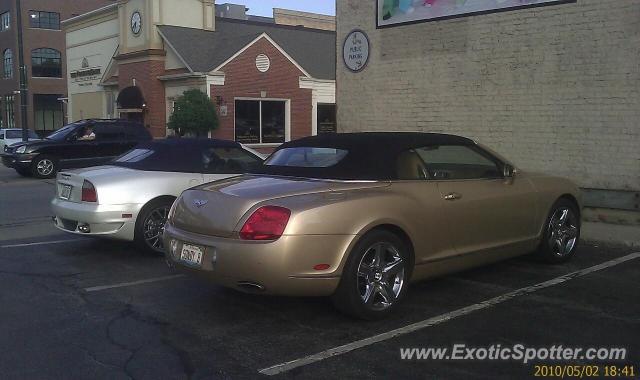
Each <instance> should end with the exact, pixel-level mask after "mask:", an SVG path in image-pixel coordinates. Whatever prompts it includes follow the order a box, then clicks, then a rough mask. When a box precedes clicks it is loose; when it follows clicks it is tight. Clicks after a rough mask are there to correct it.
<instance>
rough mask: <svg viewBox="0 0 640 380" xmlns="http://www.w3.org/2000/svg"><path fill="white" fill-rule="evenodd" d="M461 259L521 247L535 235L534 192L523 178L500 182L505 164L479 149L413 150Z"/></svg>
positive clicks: (470, 146)
mask: <svg viewBox="0 0 640 380" xmlns="http://www.w3.org/2000/svg"><path fill="white" fill-rule="evenodd" d="M416 153H417V154H418V155H419V156H420V158H421V159H422V160H423V162H424V164H425V167H426V169H427V173H426V174H427V175H428V177H429V179H430V180H431V181H434V182H437V184H438V190H439V193H440V202H441V203H442V204H443V205H444V212H445V213H446V214H447V218H448V221H449V223H450V226H449V227H450V229H451V234H452V237H453V245H454V247H455V248H456V251H458V253H459V254H464V253H468V252H473V251H479V250H485V249H491V248H498V247H502V246H505V245H507V244H510V243H516V242H522V241H525V240H528V239H531V238H532V237H533V236H534V235H535V230H536V228H535V225H534V223H535V219H536V215H535V212H536V205H535V199H536V197H535V190H534V188H533V186H532V185H531V183H530V182H529V181H528V180H527V179H519V178H503V172H504V170H503V169H504V166H505V164H504V163H503V162H501V161H500V160H499V159H498V158H496V157H494V156H493V155H492V154H491V153H489V152H487V151H485V150H484V149H482V148H481V147H479V146H477V145H438V146H429V147H424V148H420V149H416Z"/></svg>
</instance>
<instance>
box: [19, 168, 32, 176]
mask: <svg viewBox="0 0 640 380" xmlns="http://www.w3.org/2000/svg"><path fill="white" fill-rule="evenodd" d="M16 173H18V174H20V175H21V176H23V177H31V176H32V175H33V174H32V173H31V171H30V170H27V169H16Z"/></svg>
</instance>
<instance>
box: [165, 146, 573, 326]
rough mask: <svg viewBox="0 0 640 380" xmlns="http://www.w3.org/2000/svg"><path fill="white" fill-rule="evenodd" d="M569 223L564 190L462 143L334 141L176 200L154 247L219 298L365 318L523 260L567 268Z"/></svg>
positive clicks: (569, 193) (556, 181) (568, 189)
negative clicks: (318, 300) (299, 301)
mask: <svg viewBox="0 0 640 380" xmlns="http://www.w3.org/2000/svg"><path fill="white" fill-rule="evenodd" d="M580 211H581V201H580V196H579V191H578V188H577V187H576V185H575V184H573V183H572V182H570V181H568V180H566V179H564V178H557V177H552V176H548V175H544V174H537V173H530V172H525V171H520V170H517V169H516V168H515V167H514V166H513V165H512V164H511V163H509V162H508V161H507V160H505V159H504V158H502V157H501V156H499V155H498V154H496V153H494V152H492V151H491V150H489V149H487V148H485V147H483V146H481V145H479V144H477V143H476V142H474V141H473V140H470V139H467V138H464V137H459V136H452V135H444V134H429V133H354V134H332V135H324V136H315V137H308V138H303V139H301V140H297V141H292V142H289V143H286V144H284V145H282V146H281V147H280V148H278V149H277V150H276V151H275V152H274V153H273V154H272V155H271V157H270V158H269V159H268V160H267V161H266V162H265V163H264V164H263V165H262V166H261V167H260V168H259V169H257V170H256V171H255V172H254V173H253V174H245V175H243V176H240V177H235V178H230V179H226V180H222V181H217V182H212V183H209V184H205V185H202V186H198V187H195V188H193V189H190V190H187V191H185V192H183V193H182V195H181V196H180V197H179V198H178V199H177V200H176V202H175V203H174V204H173V207H172V209H171V211H170V214H169V218H168V222H167V225H166V228H165V232H164V246H165V247H166V248H165V249H166V257H167V260H168V262H169V263H170V265H175V266H177V267H179V268H180V269H183V270H185V271H188V272H192V273H194V274H199V275H203V276H205V277H206V278H208V279H210V280H213V281H214V282H216V283H218V284H221V285H223V286H227V287H231V288H235V289H239V290H242V291H247V292H257V293H264V294H275V295H290V296H331V297H332V298H333V301H334V304H335V305H336V307H338V308H339V309H340V310H342V311H344V312H346V313H348V314H351V315H354V316H356V317H360V318H365V319H376V318H381V317H384V316H385V315H387V314H388V313H390V312H392V311H393V310H394V309H395V308H396V307H397V305H398V304H399V303H400V302H401V301H402V299H403V297H404V296H405V294H406V291H407V288H408V285H409V282H413V281H418V280H422V279H425V278H428V277H433V276H437V275H442V274H445V273H449V272H453V271H459V270H463V269H465V268H470V267H473V266H478V265H482V264H486V263H490V262H494V261H497V260H502V259H506V258H509V257H513V256H518V255H523V254H528V253H534V252H535V254H536V255H538V256H539V257H540V258H541V259H544V260H546V261H548V262H551V263H560V262H564V261H566V260H568V259H570V258H571V257H572V256H573V255H574V253H575V250H576V245H577V243H578V239H579V237H580Z"/></svg>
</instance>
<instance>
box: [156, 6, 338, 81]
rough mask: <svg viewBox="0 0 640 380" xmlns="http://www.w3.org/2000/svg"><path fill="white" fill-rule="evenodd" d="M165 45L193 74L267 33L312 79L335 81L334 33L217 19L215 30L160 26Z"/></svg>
mask: <svg viewBox="0 0 640 380" xmlns="http://www.w3.org/2000/svg"><path fill="white" fill-rule="evenodd" d="M158 28H159V29H160V32H161V33H162V35H163V36H164V38H165V39H166V40H167V42H168V43H169V44H170V45H171V46H172V47H173V48H174V49H175V50H176V52H177V53H178V54H179V55H180V56H181V57H182V59H184V60H185V61H186V63H187V64H188V65H189V67H190V68H191V70H193V71H195V72H203V73H206V72H209V71H211V70H213V69H215V68H216V67H218V66H219V65H220V64H222V63H224V61H226V60H227V59H229V58H231V57H232V56H233V55H234V54H235V53H237V52H238V51H239V50H240V49H242V48H243V47H245V46H246V45H247V44H249V43H250V42H251V41H253V40H254V39H256V38H257V37H258V36H260V35H261V34H262V33H266V34H267V35H268V36H269V37H270V38H271V39H273V40H274V41H275V42H276V43H277V44H278V45H280V47H282V49H284V50H285V51H286V52H287V54H289V55H290V56H291V57H292V58H293V59H294V60H295V61H296V62H297V63H298V64H299V65H300V66H302V68H304V69H305V71H307V72H308V73H309V75H311V76H312V77H313V78H316V79H328V80H335V76H336V34H335V32H331V31H325V30H319V29H310V28H303V27H297V26H286V25H277V24H268V23H263V22H252V21H245V20H234V19H225V18H216V30H215V31H207V30H202V29H192V28H184V27H178V26H169V25H160V26H159V27H158Z"/></svg>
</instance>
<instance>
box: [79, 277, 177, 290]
mask: <svg viewBox="0 0 640 380" xmlns="http://www.w3.org/2000/svg"><path fill="white" fill-rule="evenodd" d="M182 277H184V275H183V274H176V275H173V276H164V277H156V278H150V279H147V280H140V281H132V282H122V283H120V284H114V285H104V286H93V287H91V288H85V289H84V291H85V292H87V293H92V292H99V291H102V290H108V289H117V288H126V287H129V286H136V285H143V284H151V283H154V282H161V281H168V280H175V279H177V278H182Z"/></svg>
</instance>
